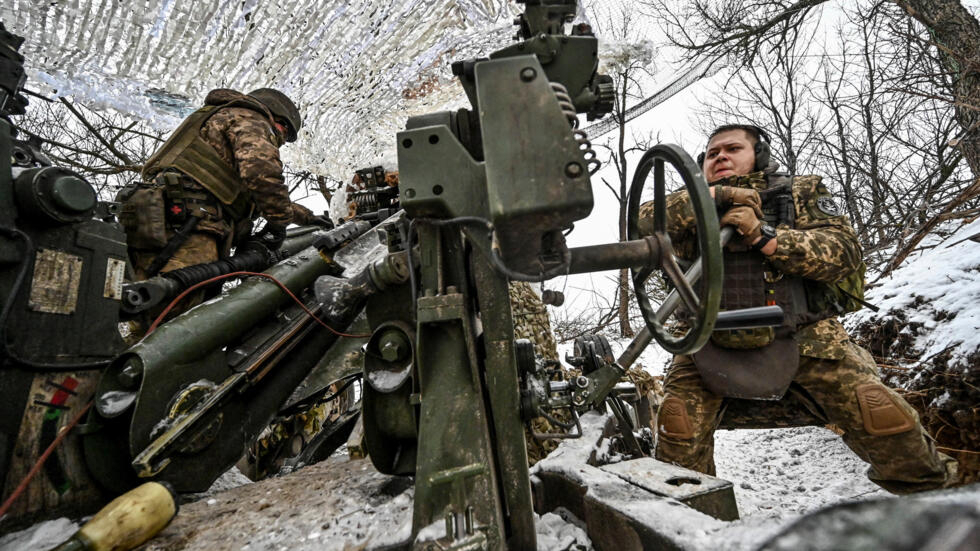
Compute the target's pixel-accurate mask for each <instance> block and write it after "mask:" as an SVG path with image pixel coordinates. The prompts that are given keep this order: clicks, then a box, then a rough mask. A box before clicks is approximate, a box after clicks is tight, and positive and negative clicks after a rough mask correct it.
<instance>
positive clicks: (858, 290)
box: [806, 261, 878, 314]
mask: <svg viewBox="0 0 980 551" xmlns="http://www.w3.org/2000/svg"><path fill="white" fill-rule="evenodd" d="M867 269H868V267H867V265H865V263H864V262H863V261H862V262H861V264H859V265H858V267H857V268H855V269H854V271H853V272H851V273H849V274H847V275H846V276H844V278H843V279H841V280H840V281H836V282H834V283H820V282H816V281H812V280H806V283H807V302H808V303H809V304H808V306H809V308H810V311H811V312H828V313H833V314H847V313H850V312H857V311H858V310H860V309H861V308H864V307H868V308H870V309H872V310H874V311H875V312H877V311H878V307H877V306H875V305H874V304H871V303H869V302H867V301H865V300H864V286H865V272H866V271H867Z"/></svg>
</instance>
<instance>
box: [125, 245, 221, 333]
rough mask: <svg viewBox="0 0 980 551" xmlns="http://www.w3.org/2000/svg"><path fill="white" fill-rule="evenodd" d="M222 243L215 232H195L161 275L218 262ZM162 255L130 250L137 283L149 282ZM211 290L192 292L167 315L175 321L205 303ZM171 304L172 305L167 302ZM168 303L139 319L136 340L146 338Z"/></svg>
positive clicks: (148, 251)
mask: <svg viewBox="0 0 980 551" xmlns="http://www.w3.org/2000/svg"><path fill="white" fill-rule="evenodd" d="M218 242H219V236H217V235H216V234H213V233H201V232H198V233H192V234H191V235H190V237H188V238H187V241H185V242H184V244H183V245H181V246H180V248H179V249H177V251H176V252H175V253H174V255H173V256H172V257H170V260H168V261H167V263H166V264H165V265H164V266H163V268H161V269H160V272H161V273H162V272H170V271H173V270H179V269H180V268H186V267H188V266H194V265H195V264H204V263H206V262H214V261H215V260H218V250H219V249H218V247H219V245H218ZM158 254H160V251H154V250H138V249H134V250H130V251H129V260H130V262H132V264H133V275H134V277H135V278H136V281H142V280H144V279H146V270H147V269H148V268H149V267H150V264H152V263H153V260H154V259H155V258H156V257H157V255H158ZM206 293H207V289H203V288H202V289H198V290H197V291H195V292H193V293H191V294H190V295H188V296H186V297H184V298H183V299H182V300H181V301H180V303H179V304H177V305H176V306H175V307H174V308H173V309H171V310H170V312H169V313H168V314H167V319H173V318H174V317H176V316H179V315H180V314H182V313H184V312H186V311H187V310H190V309H191V308H193V307H194V306H197V305H198V304H201V303H202V302H204V299H205V296H206ZM167 304H169V303H167ZM167 304H160V305H158V306H157V307H155V308H152V309H150V310H148V311H146V312H144V313H143V315H142V316H141V317H140V318H139V319H137V320H136V322H135V323H134V324H133V327H132V331H133V336H134V337H135V338H136V340H139V338H142V336H143V334H145V333H146V331H147V330H148V329H149V328H150V324H151V323H153V320H155V319H156V318H157V316H159V315H160V314H161V313H162V312H163V310H164V308H166V307H167Z"/></svg>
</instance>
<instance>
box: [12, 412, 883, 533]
mask: <svg viewBox="0 0 980 551" xmlns="http://www.w3.org/2000/svg"><path fill="white" fill-rule="evenodd" d="M716 446H717V447H716V453H715V457H716V462H717V466H718V476H719V477H721V478H724V479H726V480H729V481H731V482H733V483H734V484H735V496H736V500H737V503H738V508H739V512H740V514H741V517H742V520H740V521H736V522H732V523H722V524H720V525H719V526H718V527H716V528H715V529H714V530H711V531H708V532H706V533H702V534H700V535H699V539H700V540H701V541H702V543H706V544H708V543H710V544H711V546H712V548H714V549H751V548H754V547H755V545H757V544H758V543H761V542H763V541H765V540H766V539H768V537H770V536H772V535H774V534H776V533H777V532H778V531H779V530H781V529H782V528H783V527H785V526H786V525H787V524H789V523H790V522H792V521H793V520H795V519H796V518H798V517H799V516H801V515H802V514H804V513H807V512H812V511H815V510H817V509H820V508H822V507H824V506H827V505H831V504H835V503H842V502H846V501H855V500H866V499H871V498H881V497H887V496H888V495H889V494H887V493H885V492H884V491H882V490H879V489H878V488H877V486H874V485H873V484H872V483H871V482H869V481H868V480H867V478H866V477H865V475H864V472H865V470H866V466H865V465H864V464H863V463H862V462H861V461H860V460H859V459H858V458H857V457H856V456H855V455H854V454H853V453H851V452H850V450H848V449H847V447H846V446H844V444H843V442H841V440H840V438H839V437H837V436H836V435H835V434H833V433H832V432H830V431H828V430H826V429H823V428H819V427H807V428H798V429H782V430H741V431H718V433H716ZM339 459H340V458H334V459H331V460H329V461H331V462H335V461H337V460H339ZM344 463H348V462H344ZM321 465H323V464H322V463H321V464H318V465H314V466H311V467H307V468H305V469H301V470H299V471H298V472H295V473H293V474H291V475H288V476H286V477H282V478H280V479H271V480H267V481H263V482H259V483H256V484H252V485H249V484H244V485H240V484H242V483H243V481H244V477H243V476H241V475H240V474H239V473H236V472H235V471H234V470H233V471H232V472H230V473H229V474H226V475H225V476H223V477H222V478H220V479H219V480H218V481H217V482H216V483H215V485H214V487H213V488H212V490H210V491H208V492H206V493H205V494H202V495H198V496H195V497H197V498H199V501H196V502H195V503H190V504H185V505H184V506H182V511H185V513H184V518H183V519H182V518H181V517H180V516H178V519H177V520H175V521H174V524H173V525H172V526H171V528H168V531H169V532H168V533H166V534H164V535H161V537H160V538H162V539H160V538H158V540H154V542H151V547H150V548H151V549H209V548H213V549H239V548H242V549H244V548H245V547H242V546H241V545H239V544H245V542H247V548H248V549H250V550H251V551H266V550H269V551H272V550H275V551H281V550H288V551H294V550H306V549H343V548H345V547H344V546H345V545H347V544H351V543H354V542H357V541H359V540H364V539H371V540H372V543H373V544H379V543H392V542H393V541H397V539H398V536H399V535H401V536H404V533H403V532H404V529H405V528H406V527H408V526H410V519H411V505H410V504H411V489H410V488H407V489H404V490H401V489H399V488H394V489H392V488H390V487H386V486H388V485H389V484H390V483H386V481H385V480H384V477H383V476H382V475H377V474H376V473H375V474H374V475H367V474H361V473H360V471H358V472H354V473H349V474H348V476H350V478H351V480H350V481H351V482H355V481H358V482H359V484H354V485H352V486H351V487H346V488H343V486H344V485H343V484H338V482H340V481H338V480H336V479H331V478H328V477H325V476H323V475H322V473H321V471H320V469H321ZM290 479H293V480H292V482H290ZM284 483H286V484H291V485H293V486H296V487H297V488H298V489H296V490H295V491H312V492H313V493H312V494H310V495H306V496H296V495H292V494H290V491H289V490H288V489H287V490H286V491H285V492H282V490H280V485H282V484H284ZM317 484H322V485H323V487H325V488H332V489H331V490H330V492H331V493H333V494H337V493H338V492H337V490H338V488H343V489H342V491H341V492H340V496H337V495H331V496H326V495H323V494H322V492H325V491H326V490H322V489H321V490H319V492H317V490H316V488H317ZM307 487H312V488H314V489H313V490H307V489H306V488H307ZM300 489H302V490H300ZM287 494H289V495H290V497H280V496H286V495H287ZM384 494H388V495H387V496H386V497H384V498H383V499H382V496H384ZM392 494H393V495H392ZM314 495H315V496H316V497H315V498H314V497H312V496H314ZM341 498H342V499H341ZM311 499H315V500H316V501H309V500H311ZM341 500H342V501H343V502H344V503H348V504H350V503H354V504H358V505H357V507H354V508H353V509H352V511H353V512H348V511H346V510H345V511H344V512H343V513H341V514H340V515H331V514H330V512H329V511H331V509H333V508H338V509H337V512H338V513H340V509H339V508H340V507H341V505H338V504H337V503H336V502H338V501H341ZM347 506H348V507H350V505H347ZM200 509H209V510H211V511H214V512H215V513H214V515H215V518H214V520H213V521H210V522H208V523H207V524H206V525H205V526H197V525H196V523H194V522H191V521H189V520H185V519H188V518H190V517H191V515H194V514H201V512H200ZM280 510H281V511H280ZM195 511H196V512H195ZM318 512H319V513H318ZM270 519H271V520H270ZM536 524H537V533H538V541H539V549H541V550H543V551H551V550H554V551H557V550H564V549H579V548H581V549H591V543H590V542H589V540H588V537H587V536H586V535H585V533H584V531H582V528H581V527H580V526H579V525H577V524H580V523H579V521H578V520H577V519H575V518H574V517H573V516H572V515H570V514H569V513H568V512H567V511H561V510H559V511H556V512H554V513H549V514H546V515H544V516H542V517H539V518H537V519H536ZM229 525H233V526H234V527H235V532H236V533H237V536H236V537H235V538H233V539H232V540H229V541H227V542H225V543H226V546H225V547H220V546H219V547H208V546H209V545H215V544H216V543H217V542H216V540H215V539H213V538H209V537H208V532H209V531H214V532H215V533H216V534H222V533H225V532H226V531H227V530H228V529H229ZM219 526H220V527H219ZM311 526H312V528H311ZM314 528H315V529H314ZM76 529H77V525H76V524H75V523H73V522H71V521H69V520H68V519H58V520H55V521H49V522H46V523H40V524H38V525H35V526H34V527H32V528H30V529H28V530H25V531H23V532H18V533H15V534H10V535H8V536H5V537H4V538H3V539H2V540H0V551H45V550H47V549H49V548H50V547H51V546H52V545H54V544H56V543H58V542H59V541H60V540H62V539H65V538H67V537H68V536H70V535H71V534H72V533H73V532H74V531H75V530H76ZM218 541H221V540H218ZM171 545H173V547H171ZM576 545H577V546H581V547H575V546H576ZM368 548H371V547H370V546H369V547H368Z"/></svg>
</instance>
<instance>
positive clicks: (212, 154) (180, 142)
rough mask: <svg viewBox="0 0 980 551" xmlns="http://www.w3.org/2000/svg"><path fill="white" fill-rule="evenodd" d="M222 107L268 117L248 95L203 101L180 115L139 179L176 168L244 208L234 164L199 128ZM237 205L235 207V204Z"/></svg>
mask: <svg viewBox="0 0 980 551" xmlns="http://www.w3.org/2000/svg"><path fill="white" fill-rule="evenodd" d="M226 107H243V108H245V109H251V110H253V111H258V112H259V113H261V114H263V115H264V116H266V117H267V118H269V119H270V120H272V115H271V114H270V113H269V111H268V109H266V108H265V107H264V106H263V105H261V104H259V103H258V102H256V101H254V100H250V99H247V98H245V99H238V100H234V101H230V102H228V103H224V104H221V105H205V106H204V107H202V108H200V109H198V110H197V111H195V112H194V113H192V114H191V115H190V116H189V117H187V118H186V119H184V122H182V123H181V124H180V126H178V127H177V130H174V133H173V134H172V135H171V136H170V138H169V139H167V141H166V142H165V143H164V144H163V145H162V146H161V147H160V149H158V150H157V151H156V153H154V154H153V155H152V156H151V157H150V158H149V159H148V160H147V161H146V164H145V165H144V166H143V179H144V180H145V181H150V180H152V179H153V178H154V176H156V175H157V174H158V173H160V172H163V171H165V170H177V171H180V172H182V173H184V174H186V175H187V176H189V177H190V178H191V179H193V180H194V181H195V182H197V183H198V184H200V185H201V186H202V187H203V188H204V189H206V190H208V191H210V192H211V193H212V194H213V195H214V196H215V197H216V198H217V199H218V200H219V201H221V202H222V203H223V204H225V205H228V206H232V207H233V208H232V209H231V210H232V211H235V212H247V211H248V210H249V209H247V207H246V206H245V203H248V202H249V201H248V197H247V195H248V192H247V190H246V189H245V186H244V185H243V184H242V180H241V177H240V176H239V174H238V172H237V171H236V170H235V168H234V167H232V166H231V165H229V164H228V163H227V162H225V160H224V159H222V158H221V155H220V154H219V153H218V151H217V150H216V149H215V148H214V147H212V146H211V144H209V143H208V142H207V141H205V140H204V138H202V137H201V129H202V128H203V127H204V124H205V123H207V121H208V119H210V118H211V116H212V115H214V114H215V113H217V112H218V111H219V110H220V109H223V108H226ZM236 207H237V208H236Z"/></svg>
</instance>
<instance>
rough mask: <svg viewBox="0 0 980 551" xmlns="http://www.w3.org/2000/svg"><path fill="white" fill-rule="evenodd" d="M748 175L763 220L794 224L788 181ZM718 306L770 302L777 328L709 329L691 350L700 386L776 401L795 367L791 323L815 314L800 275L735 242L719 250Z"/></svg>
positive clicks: (730, 394) (782, 177) (793, 326)
mask: <svg viewBox="0 0 980 551" xmlns="http://www.w3.org/2000/svg"><path fill="white" fill-rule="evenodd" d="M767 180H768V181H765V180H755V179H752V180H750V183H751V184H752V187H753V188H754V189H756V190H757V191H758V192H759V197H760V198H761V199H762V211H763V214H764V216H765V220H764V222H765V223H767V224H769V225H771V226H773V227H783V228H793V227H795V223H796V220H795V213H796V209H795V204H794V202H793V182H792V179H791V178H790V177H788V176H785V175H775V174H774V175H770V176H769V177H768V179H767ZM722 283H723V288H722V296H721V310H736V309H740V308H752V307H756V306H771V305H776V306H779V307H781V308H782V309H783V313H784V321H783V325H782V326H780V327H775V328H771V327H763V328H756V329H739V330H731V331H715V332H713V333H712V334H711V340H710V341H709V342H708V343H707V344H706V345H705V346H704V348H702V349H701V350H700V351H698V352H696V353H695V354H694V355H693V358H694V362H695V365H696V366H697V367H698V370H699V372H700V373H701V376H702V380H703V382H704V384H705V387H706V388H708V390H711V391H712V392H714V393H715V394H718V395H721V396H728V397H733V398H749V399H763V400H778V399H780V398H782V396H783V395H784V394H785V392H786V389H787V388H788V387H789V383H790V382H792V380H793V377H794V376H795V375H796V370H797V368H798V367H799V347H798V345H797V343H796V341H795V340H794V339H793V335H794V333H795V332H796V329H797V327H799V326H801V325H804V324H806V323H811V322H813V321H816V319H818V318H817V317H815V316H814V315H813V314H811V313H810V312H809V311H808V309H807V301H806V290H805V286H804V281H803V278H801V277H798V276H790V275H785V274H782V273H781V272H778V271H777V270H775V269H773V268H772V267H771V266H770V265H769V263H768V262H767V261H766V256H765V255H764V254H762V253H761V252H759V251H753V250H751V249H749V248H748V247H747V246H744V245H742V244H741V243H737V244H733V245H729V246H728V247H726V248H725V251H724V278H723V280H722Z"/></svg>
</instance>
